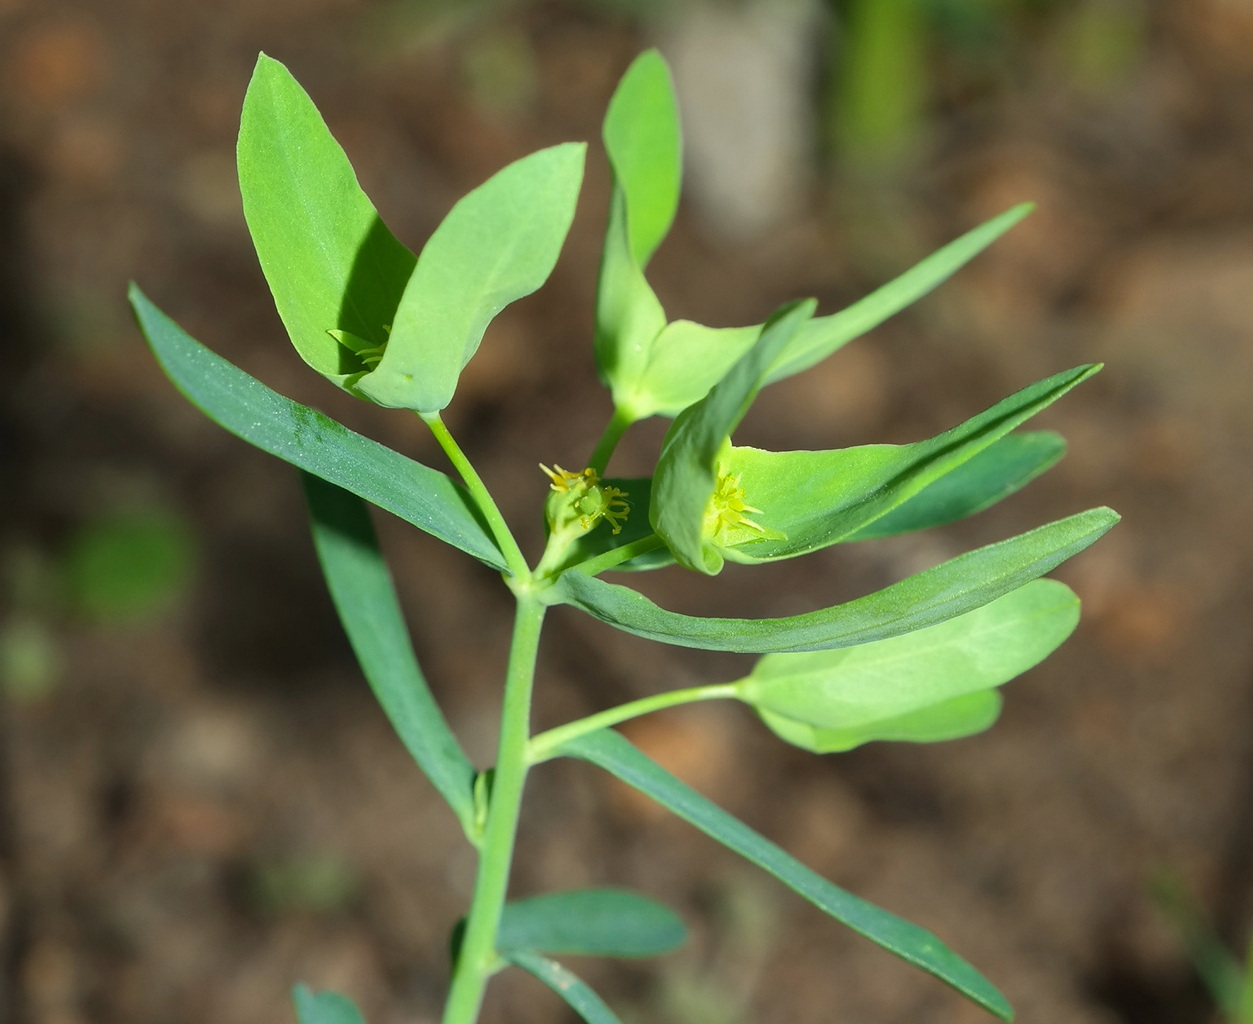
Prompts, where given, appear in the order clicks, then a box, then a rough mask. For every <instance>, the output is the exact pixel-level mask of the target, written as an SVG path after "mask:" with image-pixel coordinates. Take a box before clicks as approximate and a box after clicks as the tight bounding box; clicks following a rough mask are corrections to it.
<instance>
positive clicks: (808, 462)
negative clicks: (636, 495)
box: [657, 365, 1100, 564]
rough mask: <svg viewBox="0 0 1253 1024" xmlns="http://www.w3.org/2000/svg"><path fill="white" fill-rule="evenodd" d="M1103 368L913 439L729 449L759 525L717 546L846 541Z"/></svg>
mask: <svg viewBox="0 0 1253 1024" xmlns="http://www.w3.org/2000/svg"><path fill="white" fill-rule="evenodd" d="M1099 369H1100V366H1099V365H1089V366H1081V367H1078V368H1077V369H1074V370H1067V371H1066V372H1064V373H1059V374H1056V375H1055V376H1052V377H1049V378H1047V379H1045V380H1042V381H1038V382H1036V383H1035V384H1032V385H1031V386H1029V387H1026V388H1023V389H1022V390H1021V391H1019V392H1017V393H1016V394H1013V395H1010V396H1009V397H1008V398H1006V399H1004V400H1003V401H1000V402H998V403H997V404H996V405H994V406H992V407H991V408H990V409H988V410H986V411H984V412H982V413H980V414H979V415H977V416H973V417H971V418H970V419H968V420H967V421H966V422H965V423H962V424H960V425H959V426H956V427H954V428H953V429H951V430H946V431H945V432H944V433H942V434H938V435H936V436H935V437H932V438H930V439H928V440H926V441H919V442H917V443H916V444H905V445H890V444H874V445H863V446H861V447H857V448H839V449H835V450H833V451H817V452H815V451H793V452H767V451H762V450H760V449H758V448H732V449H731V451H730V454H729V456H726V457H725V459H724V462H725V465H726V468H725V470H721V472H722V473H723V475H725V476H728V477H730V478H732V479H734V480H736V481H738V482H739V483H740V485H741V486H742V487H743V491H744V500H745V501H747V502H748V503H749V504H750V505H752V506H753V507H754V508H755V509H756V514H754V515H753V517H752V518H753V520H754V521H755V522H756V523H757V524H758V525H759V526H760V527H762V528H763V529H760V530H756V531H754V530H747V531H745V530H739V531H737V532H735V533H733V534H730V535H729V536H727V537H726V538H725V539H724V538H723V537H721V536H719V535H717V534H715V536H714V537H713V538H712V545H713V546H714V547H716V548H717V551H718V553H719V554H720V555H721V556H723V557H725V558H728V559H731V560H732V561H736V562H745V563H748V564H752V563H754V562H767V561H775V560H777V559H780V558H793V557H795V556H797V555H805V554H808V553H809V552H811V551H817V550H819V549H820V548H824V547H828V546H829V545H831V544H835V543H838V542H839V541H842V540H845V539H847V538H848V537H849V536H851V535H852V534H854V533H856V532H857V531H858V530H860V529H861V528H862V527H864V526H867V525H869V524H871V523H873V522H874V521H875V520H876V519H879V518H880V517H882V516H884V515H887V514H888V513H889V512H891V511H892V510H893V509H895V508H897V507H899V506H900V505H902V504H903V503H904V502H906V501H908V500H909V499H910V498H912V497H914V496H915V495H917V494H918V493H919V492H921V491H922V490H923V489H924V488H925V487H927V486H928V485H929V484H932V483H935V482H936V481H938V480H939V479H941V478H942V477H943V476H945V475H946V474H948V473H951V472H953V471H954V470H956V469H958V468H960V467H961V466H962V464H963V463H966V462H968V461H969V460H970V459H972V458H974V457H975V456H976V455H978V454H979V453H980V452H982V451H984V450H986V449H987V448H988V447H989V446H990V445H992V444H994V443H995V442H996V441H999V440H1000V439H1001V438H1003V437H1005V435H1007V434H1008V433H1009V432H1010V431H1011V430H1013V429H1014V428H1015V427H1017V426H1019V425H1020V424H1021V423H1023V422H1024V421H1025V420H1027V419H1029V418H1030V417H1032V416H1034V415H1035V414H1036V413H1038V412H1040V411H1041V410H1042V409H1045V408H1047V407H1048V406H1049V405H1051V404H1052V403H1053V402H1055V401H1057V399H1058V398H1060V397H1061V396H1062V395H1064V394H1065V393H1066V392H1067V391H1069V390H1070V389H1071V388H1073V387H1074V386H1075V385H1076V384H1078V383H1079V382H1080V381H1082V380H1085V379H1086V378H1088V377H1090V376H1092V374H1094V373H1096V372H1097V370H1099ZM719 387H721V385H719ZM715 390H716V389H715ZM693 408H694V409H696V408H699V406H693ZM683 415H684V416H686V415H687V413H684V414H683ZM679 422H680V421H679V420H676V421H675V426H676V428H677V426H678V424H679ZM663 458H664V455H663ZM657 472H658V475H660V473H661V464H660V463H659V464H658V468H657ZM658 532H661V531H660V530H659V531H658Z"/></svg>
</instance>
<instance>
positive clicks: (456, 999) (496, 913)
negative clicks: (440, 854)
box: [443, 588, 545, 1024]
mask: <svg viewBox="0 0 1253 1024" xmlns="http://www.w3.org/2000/svg"><path fill="white" fill-rule="evenodd" d="M544 610H545V606H544V605H543V604H541V603H540V602H539V601H537V600H536V599H535V598H534V597H533V596H531V595H530V594H528V593H526V592H525V590H524V589H523V588H518V608H517V613H516V616H515V618H514V624H513V646H512V647H511V648H510V651H509V667H508V670H507V673H506V676H505V696H504V707H503V711H502V714H501V720H500V741H499V745H498V747H497V752H496V768H495V774H494V776H493V779H492V785H491V793H490V796H489V798H488V808H487V823H486V826H485V827H484V830H483V842H482V845H481V847H480V854H479V857H480V859H479V866H478V875H477V876H476V877H475V880H474V897H473V899H472V901H471V903H470V912H469V914H468V916H467V918H466V928H465V935H464V937H463V939H462V943H461V953H460V956H459V957H458V958H457V964H456V967H455V968H454V970H453V978H452V987H451V988H450V990H449V992H448V1002H447V1003H446V1004H445V1006H444V1017H443V1024H474V1022H475V1021H476V1020H477V1019H478V1015H479V1008H480V1007H481V1006H482V1004H483V994H484V992H485V990H486V988H487V982H488V979H489V978H491V976H492V975H493V974H494V973H496V971H497V970H499V969H500V967H501V961H500V957H499V955H498V954H497V952H496V932H497V929H498V928H499V926H500V915H501V911H502V910H503V908H504V905H505V895H506V893H507V891H508V888H509V868H510V865H511V864H512V863H513V848H514V842H515V839H516V837H517V832H518V815H519V813H520V811H521V809H522V790H523V787H524V786H525V783H526V773H527V769H528V757H527V745H528V742H529V740H530V731H531V729H530V722H531V690H532V688H533V686H534V682H535V657H536V653H537V651H538V650H539V636H540V627H541V626H542V624H543V621H544Z"/></svg>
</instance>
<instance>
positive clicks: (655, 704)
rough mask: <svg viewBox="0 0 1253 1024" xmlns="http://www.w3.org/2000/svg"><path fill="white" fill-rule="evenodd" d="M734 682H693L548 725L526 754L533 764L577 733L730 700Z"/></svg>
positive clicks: (550, 755) (734, 685) (732, 697)
mask: <svg viewBox="0 0 1253 1024" xmlns="http://www.w3.org/2000/svg"><path fill="white" fill-rule="evenodd" d="M736 690H737V687H736V684H735V683H709V684H706V685H705V686H691V687H688V688H687V689H686V690H669V691H668V692H666V693H656V694H653V696H651V697H641V698H640V699H639V700H633V701H629V702H628V703H626V704H619V705H618V706H617V707H616V708H610V709H609V710H608V711H600V712H598V713H597V714H594V715H588V716H587V718H580V719H577V720H576V721H573V722H567V723H566V724H565V725H559V726H557V727H556V728H555V729H549V730H548V731H547V732H542V733H540V734H539V735H538V736H536V737H534V738H533V739H532V740H531V742H530V744H529V745H528V747H527V750H528V755H527V758H528V760H529V761H530V763H531V764H533V765H534V764H539V763H540V762H541V761H546V760H548V759H549V758H550V757H552V756H553V752H554V751H555V750H556V749H557V748H558V747H560V746H561V744H563V743H567V742H569V741H570V740H572V739H575V738H576V737H578V736H585V735H586V734H587V733H589V732H596V731H597V730H598V729H607V728H609V726H611V725H617V724H618V723H619V722H625V721H628V720H629V719H632V718H638V717H639V716H640V715H647V714H649V713H650V712H653V711H660V710H662V709H663V708H672V707H676V706H678V705H679V704H691V703H693V702H695V701H698V700H731V699H734V698H735V697H736Z"/></svg>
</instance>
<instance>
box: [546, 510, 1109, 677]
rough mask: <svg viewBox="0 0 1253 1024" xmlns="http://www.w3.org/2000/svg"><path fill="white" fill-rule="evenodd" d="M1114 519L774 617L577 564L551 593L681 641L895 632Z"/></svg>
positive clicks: (1034, 567)
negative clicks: (707, 614)
mask: <svg viewBox="0 0 1253 1024" xmlns="http://www.w3.org/2000/svg"><path fill="white" fill-rule="evenodd" d="M1117 521H1118V513H1116V512H1114V511H1113V510H1112V509H1107V508H1096V509H1090V510H1088V511H1087V512H1081V513H1079V514H1078V515H1074V516H1070V517H1068V518H1066V519H1060V520H1058V521H1057V522H1054V523H1050V524H1048V525H1047V526H1041V527H1039V528H1037V529H1035V530H1031V531H1030V532H1028V533H1024V534H1020V535H1019V536H1017V537H1012V538H1010V539H1009V540H1004V541H1001V542H1000V543H997V544H990V545H988V546H987V547H983V548H978V549H977V550H975V551H969V552H967V553H966V554H964V555H959V556H958V557H957V558H954V559H951V560H949V561H947V562H945V563H943V564H942V565H938V566H936V567H935V568H934V569H928V570H926V571H925V572H920V573H917V574H916V575H914V576H910V577H908V578H907V579H904V580H901V582H899V583H895V584H893V585H892V586H890V587H886V588H885V589H883V590H880V591H877V592H876V593H873V594H869V595H867V596H866V597H860V598H857V599H856V600H854V601H849V602H847V603H846V604H839V605H833V606H831V607H830V608H823V609H821V610H819V611H815V612H808V613H806V614H803V615H790V616H785V617H782V618H777V619H722V618H699V617H696V616H692V615H683V614H680V613H678V612H671V611H667V610H666V609H664V608H660V607H658V606H657V605H656V604H654V603H653V602H652V601H650V600H649V599H648V598H646V597H644V596H643V595H642V594H640V593H637V592H636V591H634V590H630V589H628V588H627V587H623V586H618V585H616V584H612V583H606V582H604V581H603V580H599V579H595V578H593V577H589V576H585V575H583V574H582V573H580V572H578V571H572V572H567V573H565V574H563V575H562V576H561V577H560V578H559V579H558V580H557V581H556V582H555V583H554V584H553V587H552V590H551V592H550V596H549V600H550V601H551V602H552V603H554V604H556V603H565V604H572V605H574V606H575V607H576V608H581V609H582V610H583V611H585V612H587V613H588V614H589V615H592V616H593V617H595V618H598V619H600V620H601V621H602V622H606V623H608V624H609V625H611V626H614V627H615V628H617V629H621V630H623V631H625V632H627V633H634V634H635V635H636V636H642V637H647V638H648V639H650V640H660V641H661V642H663V643H671V644H677V645H679V646H681V647H697V648H702V649H705V650H714V651H741V652H744V653H748V654H763V653H772V652H777V651H818V650H825V649H828V648H834V647H848V646H851V645H853V644H863V643H868V642H870V641H872V640H882V639H884V638H886V637H891V636H900V635H901V634H902V633H908V632H910V631H912V630H915V629H922V628H923V627H924V626H932V625H935V624H936V623H937V622H943V621H944V620H945V619H951V618H952V617H953V616H955V615H961V614H962V613H963V612H968V611H970V610H972V609H974V608H978V607H979V606H980V605H983V604H987V602H989V601H992V600H995V599H996V598H998V597H1000V596H1001V595H1002V594H1008V593H1009V592H1010V591H1011V590H1016V589H1017V588H1018V587H1021V586H1022V585H1023V584H1024V583H1028V582H1030V581H1031V580H1033V579H1036V578H1037V577H1039V576H1042V575H1044V574H1045V573H1046V572H1049V571H1050V570H1051V569H1053V568H1055V567H1056V566H1058V565H1060V564H1061V563H1062V562H1064V561H1065V560H1066V559H1067V558H1069V557H1070V556H1071V555H1074V554H1077V553H1078V552H1080V551H1082V550H1083V549H1084V548H1086V547H1087V546H1088V545H1089V544H1091V543H1092V542H1093V541H1095V540H1096V539H1097V538H1098V537H1100V536H1101V535H1102V534H1104V533H1105V532H1106V531H1107V530H1109V528H1110V527H1112V526H1113V525H1114V524H1115V523H1116V522H1117Z"/></svg>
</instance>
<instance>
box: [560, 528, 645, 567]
mask: <svg viewBox="0 0 1253 1024" xmlns="http://www.w3.org/2000/svg"><path fill="white" fill-rule="evenodd" d="M664 544H665V541H663V540H662V539H661V538H660V537H658V536H657V534H655V533H650V534H649V535H648V536H647V537H641V538H640V539H639V540H633V541H631V543H630V544H620V545H619V546H618V547H616V548H610V549H609V550H608V551H603V552H601V553H600V554H599V555H596V556H595V557H594V558H589V559H587V560H586V561H584V562H578V563H577V564H575V565H573V566H571V568H572V569H577V570H578V571H579V572H581V573H584V574H585V575H587V576H596V575H598V574H600V573H602V572H604V571H605V570H606V569H612V568H613V567H614V566H615V565H621V564H622V563H623V562H629V561H630V560H631V559H632V558H634V557H635V556H636V555H646V554H648V552H650V551H656V550H657V548H659V547H662V546H664Z"/></svg>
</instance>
